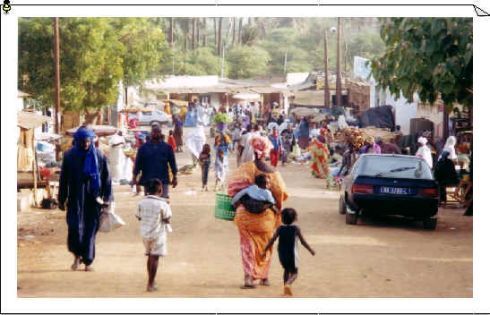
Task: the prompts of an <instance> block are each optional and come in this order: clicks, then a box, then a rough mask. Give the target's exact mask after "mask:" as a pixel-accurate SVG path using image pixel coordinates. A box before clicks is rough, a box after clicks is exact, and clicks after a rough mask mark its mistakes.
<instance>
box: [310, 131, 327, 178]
mask: <svg viewBox="0 0 490 315" xmlns="http://www.w3.org/2000/svg"><path fill="white" fill-rule="evenodd" d="M325 135H326V130H324V129H323V128H322V130H320V135H319V136H318V137H316V138H313V140H312V141H311V144H310V146H309V147H308V150H309V151H310V153H311V159H312V163H311V166H310V167H311V174H312V175H313V176H314V177H316V178H323V179H325V178H327V176H328V174H329V165H328V157H329V150H328V146H327V144H326V139H325Z"/></svg>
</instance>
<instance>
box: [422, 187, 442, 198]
mask: <svg viewBox="0 0 490 315" xmlns="http://www.w3.org/2000/svg"><path fill="white" fill-rule="evenodd" d="M419 193H420V195H422V196H424V197H430V198H437V196H438V195H439V191H438V190H437V188H422V189H421V190H420V191H419Z"/></svg>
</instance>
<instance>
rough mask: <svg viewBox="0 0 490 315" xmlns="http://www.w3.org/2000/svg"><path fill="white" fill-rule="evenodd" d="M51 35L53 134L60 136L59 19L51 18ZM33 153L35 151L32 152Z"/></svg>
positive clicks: (57, 154)
mask: <svg viewBox="0 0 490 315" xmlns="http://www.w3.org/2000/svg"><path fill="white" fill-rule="evenodd" d="M53 34H54V42H53V45H54V47H53V50H54V132H55V133H56V134H60V122H59V113H60V103H61V102H60V91H61V83H60V25H59V18H57V17H55V18H53ZM34 152H35V151H34ZM60 153H61V151H60V148H59V146H56V159H57V160H59V159H60V158H61V157H60Z"/></svg>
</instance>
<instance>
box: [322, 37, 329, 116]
mask: <svg viewBox="0 0 490 315" xmlns="http://www.w3.org/2000/svg"><path fill="white" fill-rule="evenodd" d="M323 45H324V47H323V49H324V51H323V60H324V63H325V84H324V86H323V93H324V95H323V98H324V100H323V102H324V105H325V107H326V108H329V107H330V86H329V85H328V30H325V39H324V42H323Z"/></svg>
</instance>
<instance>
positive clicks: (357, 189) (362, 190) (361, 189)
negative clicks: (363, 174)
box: [352, 184, 373, 194]
mask: <svg viewBox="0 0 490 315" xmlns="http://www.w3.org/2000/svg"><path fill="white" fill-rule="evenodd" d="M352 193H353V194H372V193H373V185H367V184H354V185H352Z"/></svg>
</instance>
